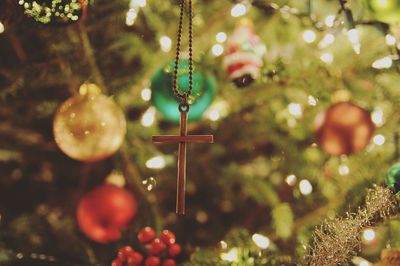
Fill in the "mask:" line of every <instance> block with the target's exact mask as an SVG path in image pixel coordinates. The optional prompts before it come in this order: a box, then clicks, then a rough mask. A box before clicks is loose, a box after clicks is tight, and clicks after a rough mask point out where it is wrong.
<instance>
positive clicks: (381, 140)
mask: <svg viewBox="0 0 400 266" xmlns="http://www.w3.org/2000/svg"><path fill="white" fill-rule="evenodd" d="M372 141H373V142H374V144H376V145H378V146H382V145H383V144H385V141H386V139H385V136H383V135H381V134H379V135H376V136H374V138H373V139H372Z"/></svg>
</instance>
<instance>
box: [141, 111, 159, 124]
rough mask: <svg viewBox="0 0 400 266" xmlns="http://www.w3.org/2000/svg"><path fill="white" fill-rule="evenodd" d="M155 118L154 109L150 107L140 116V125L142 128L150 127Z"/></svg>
mask: <svg viewBox="0 0 400 266" xmlns="http://www.w3.org/2000/svg"><path fill="white" fill-rule="evenodd" d="M155 116H156V109H155V108H154V107H150V108H149V109H147V110H146V112H144V114H143V115H142V119H141V121H140V123H141V124H142V126H144V127H151V126H152V125H153V124H154V121H155Z"/></svg>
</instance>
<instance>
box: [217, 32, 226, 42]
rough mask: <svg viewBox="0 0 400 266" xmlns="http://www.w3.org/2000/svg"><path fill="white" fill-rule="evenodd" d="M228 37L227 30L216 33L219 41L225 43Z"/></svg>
mask: <svg viewBox="0 0 400 266" xmlns="http://www.w3.org/2000/svg"><path fill="white" fill-rule="evenodd" d="M227 38H228V37H227V36H226V33H225V32H218V33H217V35H215V39H216V40H217V42H219V43H224V42H225V41H226V39H227Z"/></svg>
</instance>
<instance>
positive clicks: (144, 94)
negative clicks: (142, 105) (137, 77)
mask: <svg viewBox="0 0 400 266" xmlns="http://www.w3.org/2000/svg"><path fill="white" fill-rule="evenodd" d="M140 96H141V97H142V99H143V100H144V101H146V102H147V101H150V100H151V90H150V89H149V88H144V89H143V90H142V91H141V93H140Z"/></svg>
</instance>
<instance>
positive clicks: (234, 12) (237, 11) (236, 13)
mask: <svg viewBox="0 0 400 266" xmlns="http://www.w3.org/2000/svg"><path fill="white" fill-rule="evenodd" d="M246 12H247V8H246V6H245V5H244V4H236V5H234V6H233V7H232V9H231V16H232V17H235V18H237V17H241V16H243V15H244V14H246Z"/></svg>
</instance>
